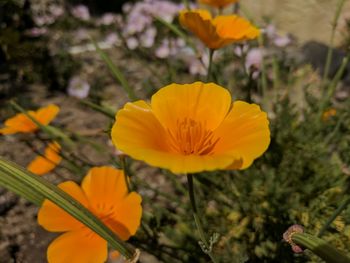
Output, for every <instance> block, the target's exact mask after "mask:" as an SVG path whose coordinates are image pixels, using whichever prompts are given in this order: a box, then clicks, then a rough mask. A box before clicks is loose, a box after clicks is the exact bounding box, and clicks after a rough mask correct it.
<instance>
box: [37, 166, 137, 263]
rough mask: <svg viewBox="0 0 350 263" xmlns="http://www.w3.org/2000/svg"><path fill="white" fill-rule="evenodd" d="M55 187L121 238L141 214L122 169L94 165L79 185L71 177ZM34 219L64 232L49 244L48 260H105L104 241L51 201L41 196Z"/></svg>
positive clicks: (54, 262) (53, 262) (127, 235)
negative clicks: (40, 203) (40, 204)
mask: <svg viewBox="0 0 350 263" xmlns="http://www.w3.org/2000/svg"><path fill="white" fill-rule="evenodd" d="M58 187H59V188H61V189H62V190H63V191H65V192H66V193H67V194H69V195H71V196H72V197H73V198H74V199H76V200H77V201H78V202H80V203H81V204H82V205H83V206H85V207H86V208H87V209H89V210H90V211H91V212H92V213H93V214H94V215H95V216H96V217H98V218H99V219H100V220H101V221H102V222H103V223H104V224H106V225H107V226H108V227H109V228H110V229H111V230H112V231H113V232H114V233H115V234H116V235H117V236H118V237H119V238H121V239H122V240H127V239H129V238H130V236H132V235H134V234H135V233H136V231H137V229H138V227H139V225H140V220H141V215H142V207H141V196H140V195H139V194H137V193H135V192H131V193H129V192H128V189H127V186H126V181H125V178H124V173H123V171H122V170H118V169H114V168H112V167H107V166H103V167H94V168H91V169H90V171H89V172H88V174H87V175H86V177H85V178H84V179H83V181H82V183H81V187H79V186H78V185H77V184H76V183H75V182H73V181H67V182H64V183H61V184H59V185H58ZM38 223H39V224H40V225H41V226H42V227H44V228H45V229H46V230H48V231H52V232H65V233H64V234H62V235H61V236H59V237H58V238H56V239H55V240H54V241H53V242H52V243H51V244H50V245H49V247H48V250H47V259H48V262H49V263H61V262H68V261H69V262H94V263H103V262H105V261H106V260H107V255H108V251H107V241H106V240H104V239H103V238H102V237H100V236H99V235H98V234H96V233H95V232H93V231H92V230H91V229H89V228H88V227H87V226H85V225H84V224H83V223H81V222H80V221H78V220H76V219H75V218H73V217H72V216H71V215H69V214H68V213H66V212H65V211H64V210H62V209H61V208H59V207H58V206H56V205H55V204H54V203H52V202H51V201H49V200H45V201H44V203H43V204H42V206H41V208H40V210H39V213H38ZM67 260H68V261H67Z"/></svg>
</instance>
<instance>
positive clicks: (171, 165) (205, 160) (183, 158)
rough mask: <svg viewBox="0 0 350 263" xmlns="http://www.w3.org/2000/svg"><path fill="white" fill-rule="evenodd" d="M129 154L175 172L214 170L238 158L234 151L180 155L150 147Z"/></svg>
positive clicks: (223, 167)
mask: <svg viewBox="0 0 350 263" xmlns="http://www.w3.org/2000/svg"><path fill="white" fill-rule="evenodd" d="M128 154H130V155H131V156H132V157H133V158H135V159H137V160H142V161H145V162H146V163H148V164H149V165H152V166H155V167H161V168H165V169H168V170H170V171H172V172H173V173H175V174H184V173H196V172H201V171H214V170H218V169H225V168H226V167H227V166H229V165H230V164H231V163H232V162H233V161H234V160H236V159H239V158H240V157H239V156H238V155H235V154H234V153H227V154H226V153H223V154H221V153H220V154H215V155H182V154H179V153H172V152H162V151H157V150H151V149H140V150H138V151H137V150H135V151H133V152H132V154H131V153H128Z"/></svg>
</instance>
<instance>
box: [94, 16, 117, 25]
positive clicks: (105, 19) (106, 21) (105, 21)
mask: <svg viewBox="0 0 350 263" xmlns="http://www.w3.org/2000/svg"><path fill="white" fill-rule="evenodd" d="M117 20H118V16H117V15H116V14H113V13H105V14H103V16H101V17H100V19H98V21H97V24H98V25H104V26H109V25H112V24H114V23H116V22H117Z"/></svg>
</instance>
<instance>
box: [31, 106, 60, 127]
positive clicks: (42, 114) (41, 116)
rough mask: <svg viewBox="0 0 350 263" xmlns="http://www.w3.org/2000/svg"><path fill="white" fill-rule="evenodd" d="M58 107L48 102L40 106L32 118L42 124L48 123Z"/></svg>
mask: <svg viewBox="0 0 350 263" xmlns="http://www.w3.org/2000/svg"><path fill="white" fill-rule="evenodd" d="M59 111H60V108H59V107H58V106H57V105H54V104H50V105H48V106H46V107H43V108H40V109H39V110H37V111H36V112H35V113H34V116H33V117H34V118H35V119H36V120H37V121H38V122H40V123H41V124H43V125H47V124H49V123H50V122H51V121H52V120H53V119H54V118H55V117H56V116H57V114H58V112H59Z"/></svg>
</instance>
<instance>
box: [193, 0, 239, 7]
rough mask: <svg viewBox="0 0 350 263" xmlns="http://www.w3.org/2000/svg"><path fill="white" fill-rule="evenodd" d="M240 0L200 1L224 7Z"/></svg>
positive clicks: (200, 0)
mask: <svg viewBox="0 0 350 263" xmlns="http://www.w3.org/2000/svg"><path fill="white" fill-rule="evenodd" d="M238 1H239V0H199V2H201V3H203V4H207V5H211V6H214V7H218V8H223V7H225V6H227V5H229V4H233V3H236V2H238Z"/></svg>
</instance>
